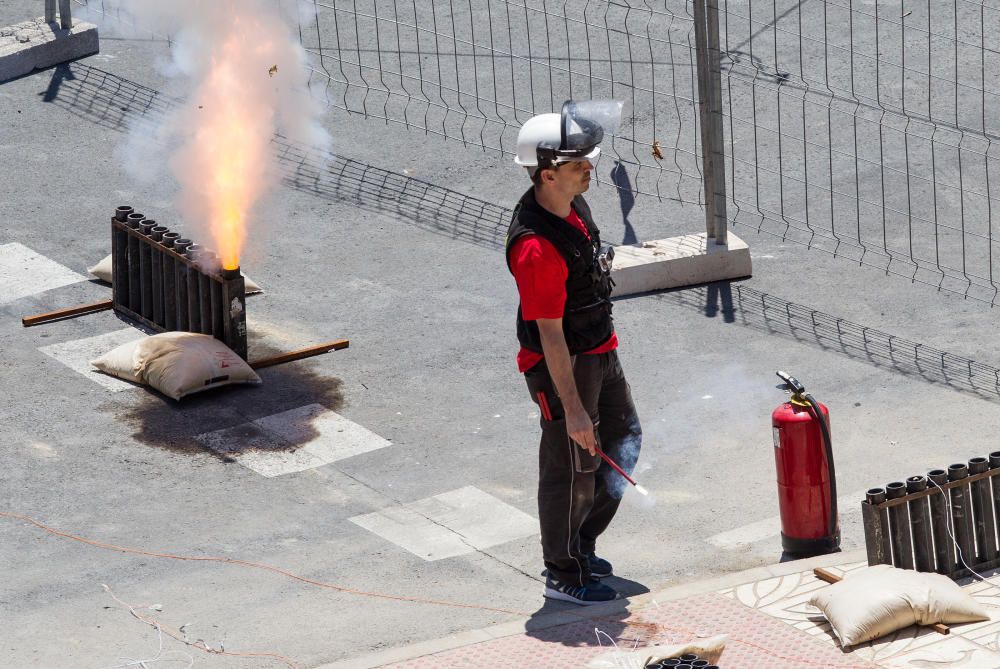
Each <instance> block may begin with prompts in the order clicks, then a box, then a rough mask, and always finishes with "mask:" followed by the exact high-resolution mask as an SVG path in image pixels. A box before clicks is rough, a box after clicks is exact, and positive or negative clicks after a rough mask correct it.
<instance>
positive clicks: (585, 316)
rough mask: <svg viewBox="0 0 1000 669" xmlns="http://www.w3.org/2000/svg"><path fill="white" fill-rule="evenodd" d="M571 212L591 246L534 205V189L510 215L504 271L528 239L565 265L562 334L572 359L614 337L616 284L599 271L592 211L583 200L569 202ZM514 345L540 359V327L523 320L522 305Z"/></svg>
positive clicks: (598, 238)
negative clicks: (536, 239)
mask: <svg viewBox="0 0 1000 669" xmlns="http://www.w3.org/2000/svg"><path fill="white" fill-rule="evenodd" d="M573 209H574V210H575V211H576V213H577V214H578V215H579V216H580V219H581V220H583V222H584V225H586V226H587V230H588V231H589V232H590V239H589V240H588V239H587V237H586V235H584V234H583V233H582V232H580V231H579V230H578V229H576V228H575V227H573V226H572V225H571V224H570V223H567V222H566V221H564V220H563V219H561V218H559V217H558V216H556V215H555V214H553V213H551V212H550V211H548V210H547V209H545V208H544V207H542V206H541V205H540V204H538V201H537V200H536V199H535V189H534V188H533V187H532V188H530V189H528V192H527V193H525V194H524V196H523V197H522V198H521V201H520V202H518V203H517V207H516V208H515V209H514V216H513V220H512V221H511V224H510V229H509V230H508V231H507V242H506V246H507V268H508V269H510V251H511V249H512V248H513V247H514V242H515V241H517V240H518V239H519V238H520V237H523V236H524V235H529V234H534V235H539V236H541V237H544V238H545V239H547V240H548V241H549V242H551V243H552V245H553V246H555V247H556V249H557V250H558V251H559V253H560V255H562V257H563V260H565V261H566V267H567V268H568V269H569V276H567V277H566V308H565V311H564V313H563V334H564V335H565V337H566V345H567V347H568V348H569V353H570V355H576V354H578V353H584V352H586V351H589V350H591V349H594V348H597V347H598V346H600V345H601V344H603V343H604V342H606V341H607V340H608V339H609V338H610V337H611V335H612V334H613V333H614V325H613V324H612V321H611V287H612V286H613V285H614V284H613V282H612V280H611V276H610V273H609V272H606V271H604V270H602V269H601V267H600V265H599V264H598V262H597V256H598V253H599V251H600V248H601V232H600V230H598V229H597V226H596V225H594V219H593V218H592V217H591V215H590V207H588V206H587V202H586V201H585V200H584V199H583V197H582V196H580V195H577V196H576V197H575V198H573ZM517 339H518V341H519V342H521V346H523V347H524V348H526V349H528V350H529V351H534V352H536V353H542V340H541V336H540V335H539V333H538V325H537V324H536V323H535V322H534V321H526V320H524V318H523V317H522V316H521V306H520V305H518V307H517Z"/></svg>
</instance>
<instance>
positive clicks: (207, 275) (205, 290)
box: [198, 249, 222, 337]
mask: <svg viewBox="0 0 1000 669" xmlns="http://www.w3.org/2000/svg"><path fill="white" fill-rule="evenodd" d="M199 264H200V268H199V269H200V270H201V271H200V272H199V274H198V287H199V290H200V291H201V294H200V295H199V296H198V300H199V301H200V302H201V332H202V334H207V335H212V336H213V337H214V336H215V318H214V315H213V313H212V308H213V305H212V298H213V293H214V292H215V290H214V289H213V284H215V281H213V280H212V273H214V272H215V268H216V267H218V265H219V256H218V254H217V253H215V252H214V251H209V250H208V249H205V250H204V251H202V252H201V256H200V262H199ZM219 288H220V290H221V288H222V285H221V284H219ZM221 298H222V295H221V293H220V295H219V298H217V299H219V300H221ZM219 321H220V324H221V321H222V319H221V314H220V319H219ZM221 334H222V332H221V331H220V332H219V335H221Z"/></svg>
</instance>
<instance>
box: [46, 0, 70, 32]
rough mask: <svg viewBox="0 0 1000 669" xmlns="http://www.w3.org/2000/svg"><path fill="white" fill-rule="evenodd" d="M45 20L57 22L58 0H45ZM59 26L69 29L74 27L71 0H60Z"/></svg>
mask: <svg viewBox="0 0 1000 669" xmlns="http://www.w3.org/2000/svg"><path fill="white" fill-rule="evenodd" d="M45 22H46V23H55V22H56V0H45ZM59 27H60V28H62V29H63V30H69V29H70V28H72V27H73V11H72V9H71V7H70V0H59Z"/></svg>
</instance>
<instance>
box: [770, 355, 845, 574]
mask: <svg viewBox="0 0 1000 669" xmlns="http://www.w3.org/2000/svg"><path fill="white" fill-rule="evenodd" d="M778 376H779V377H780V378H781V380H782V381H784V383H783V384H782V385H780V386H778V388H780V389H782V390H786V391H788V392H790V393H791V395H792V396H791V397H790V398H789V400H788V401H787V402H785V403H784V404H782V405H781V406H779V407H778V408H777V409H775V410H774V412H773V413H772V414H771V426H772V427H773V428H774V464H775V468H776V469H777V472H778V508H779V509H780V511H781V547H782V549H783V550H784V551H785V552H786V553H788V554H792V555H795V556H802V557H805V556H809V555H822V554H824V553H834V552H837V551H839V550H840V526H839V522H838V517H837V477H836V474H835V472H834V467H833V444H832V443H831V442H830V413H829V411H827V408H826V407H825V406H823V405H822V404H820V403H819V402H817V401H816V400H815V399H814V398H813V396H812V395H810V394H809V393H807V392H806V389H805V386H803V385H802V384H801V383H799V381H798V380H796V379H795V378H794V377H792V376H790V375H788V374H786V373H785V372H780V371H779V372H778Z"/></svg>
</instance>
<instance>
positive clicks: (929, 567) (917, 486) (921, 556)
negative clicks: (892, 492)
mask: <svg viewBox="0 0 1000 669" xmlns="http://www.w3.org/2000/svg"><path fill="white" fill-rule="evenodd" d="M925 490H927V478H926V477H924V476H911V477H910V478H908V479H906V494H907V495H911V494H913V493H918V492H923V491H925ZM906 506H907V507H908V510H909V514H910V532H912V533H913V561H914V564H915V566H916V569H917V571H934V544H932V543H931V519H930V507H929V506H928V501H927V498H926V497H920V498H919V499H911V500H910V501H909V502H907V503H906Z"/></svg>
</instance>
